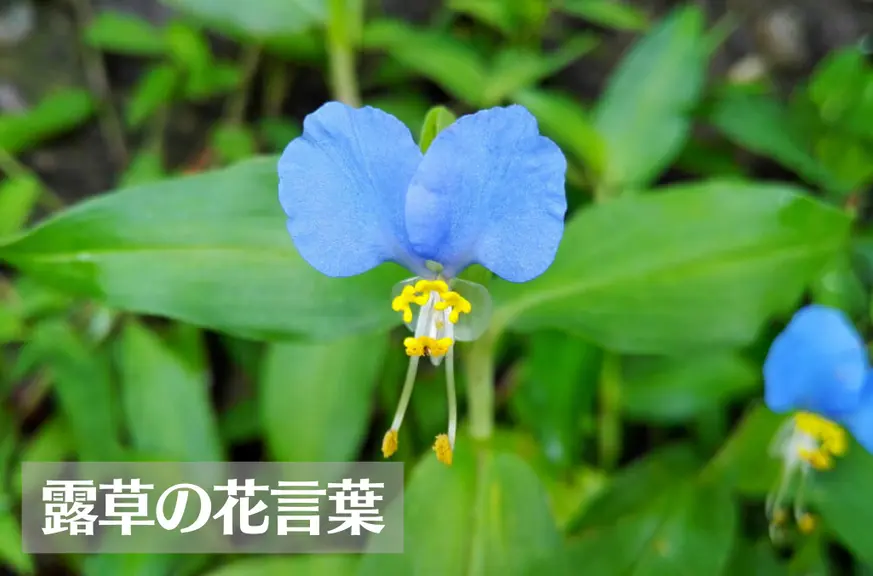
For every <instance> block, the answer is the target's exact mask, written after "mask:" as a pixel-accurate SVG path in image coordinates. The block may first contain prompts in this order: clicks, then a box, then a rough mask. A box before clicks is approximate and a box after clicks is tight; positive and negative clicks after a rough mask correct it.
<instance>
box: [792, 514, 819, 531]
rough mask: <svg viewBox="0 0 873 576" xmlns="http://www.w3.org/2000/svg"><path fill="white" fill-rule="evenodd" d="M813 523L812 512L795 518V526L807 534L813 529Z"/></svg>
mask: <svg viewBox="0 0 873 576" xmlns="http://www.w3.org/2000/svg"><path fill="white" fill-rule="evenodd" d="M815 524H816V522H815V518H813V516H812V514H803V515H802V516H801V517H800V518H798V519H797V527H798V528H799V529H800V531H801V532H803V533H804V534H809V533H811V532H812V531H813V530H815Z"/></svg>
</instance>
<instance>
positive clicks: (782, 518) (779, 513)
mask: <svg viewBox="0 0 873 576" xmlns="http://www.w3.org/2000/svg"><path fill="white" fill-rule="evenodd" d="M786 522H788V512H786V511H785V510H782V509H779V510H776V511H775V512H773V524H775V525H776V526H782V525H783V524H785V523H786Z"/></svg>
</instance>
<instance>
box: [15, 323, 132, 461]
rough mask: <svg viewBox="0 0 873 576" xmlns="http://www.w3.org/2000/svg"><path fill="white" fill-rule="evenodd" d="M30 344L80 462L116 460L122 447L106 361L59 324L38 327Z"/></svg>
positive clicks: (104, 357) (71, 331)
mask: <svg viewBox="0 0 873 576" xmlns="http://www.w3.org/2000/svg"><path fill="white" fill-rule="evenodd" d="M30 345H31V346H32V347H33V348H34V351H35V352H34V353H36V354H38V355H39V357H40V359H41V361H42V363H44V364H45V365H46V366H47V367H48V369H49V371H50V373H51V375H52V377H53V381H54V391H55V395H56V397H57V399H58V403H59V405H60V408H61V412H62V413H63V414H64V417H65V419H66V421H67V422H68V423H69V427H70V432H71V434H72V437H73V440H74V442H75V444H76V448H77V453H78V455H79V457H80V458H81V460H83V461H94V462H110V461H113V460H116V459H117V458H118V457H119V455H120V453H121V444H120V442H119V439H118V418H117V411H116V406H115V400H114V398H113V393H112V382H111V378H110V370H109V362H108V360H107V358H106V356H105V355H104V354H102V353H100V352H99V351H98V350H95V349H94V348H93V346H91V345H89V344H86V343H85V342H84V341H82V339H81V338H80V337H79V336H78V335H77V334H76V333H75V332H73V330H72V329H70V328H69V327H68V326H66V325H64V324H63V323H61V322H60V321H46V322H43V323H41V324H39V325H38V326H37V328H36V329H34V331H33V332H32V335H31V344H30Z"/></svg>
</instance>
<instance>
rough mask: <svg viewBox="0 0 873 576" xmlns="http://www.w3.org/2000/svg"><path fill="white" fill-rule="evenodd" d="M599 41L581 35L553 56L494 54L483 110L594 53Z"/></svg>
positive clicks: (513, 51)
mask: <svg viewBox="0 0 873 576" xmlns="http://www.w3.org/2000/svg"><path fill="white" fill-rule="evenodd" d="M598 42H599V39H598V38H597V37H596V36H593V35H581V36H578V37H576V38H574V39H573V40H571V41H570V42H568V43H567V45H566V46H564V47H563V48H561V49H560V50H557V51H556V52H554V53H552V54H541V53H539V52H537V51H532V50H525V49H519V48H507V49H504V50H502V51H501V52H499V53H498V54H497V57H496V58H495V61H494V64H493V66H492V70H491V74H490V75H489V78H488V81H487V82H486V86H485V91H484V93H483V95H482V106H483V107H484V106H496V105H498V104H500V103H501V102H502V101H503V100H504V99H505V98H507V97H509V96H510V95H511V94H512V93H513V92H515V91H517V90H521V89H524V88H528V87H532V86H535V85H536V84H539V83H540V82H541V81H542V80H544V79H545V78H548V77H549V76H551V75H553V74H555V73H556V72H558V71H560V70H561V69H562V68H565V67H566V66H567V65H568V64H570V63H571V62H573V61H574V60H576V59H578V58H580V57H581V56H582V55H584V54H587V53H588V52H590V51H591V50H593V49H594V48H595V47H596V46H597V44H598Z"/></svg>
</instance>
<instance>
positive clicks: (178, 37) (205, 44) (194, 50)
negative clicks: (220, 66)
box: [164, 21, 212, 72]
mask: <svg viewBox="0 0 873 576" xmlns="http://www.w3.org/2000/svg"><path fill="white" fill-rule="evenodd" d="M164 35H165V38H166V43H167V49H168V50H169V53H170V56H171V57H172V59H173V61H174V62H175V63H176V64H177V65H178V67H179V68H180V69H182V70H185V71H186V72H196V71H201V70H204V69H206V68H208V67H209V66H210V65H211V64H212V50H211V49H210V48H209V41H208V40H207V39H206V35H205V34H204V33H203V32H202V31H201V30H199V29H198V28H195V27H194V26H191V25H189V24H186V23H184V22H179V21H174V22H171V23H170V24H169V26H167V28H166V30H165V31H164Z"/></svg>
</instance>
